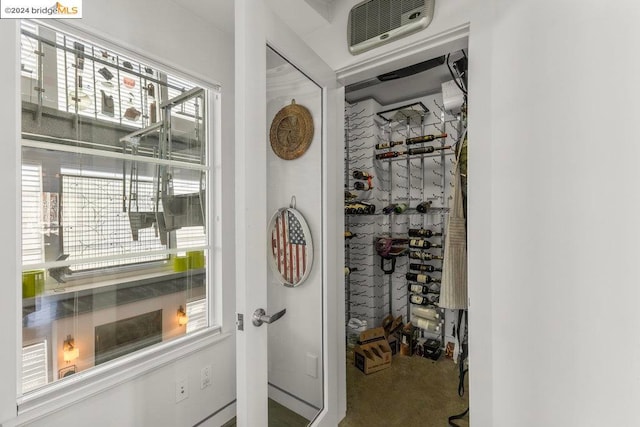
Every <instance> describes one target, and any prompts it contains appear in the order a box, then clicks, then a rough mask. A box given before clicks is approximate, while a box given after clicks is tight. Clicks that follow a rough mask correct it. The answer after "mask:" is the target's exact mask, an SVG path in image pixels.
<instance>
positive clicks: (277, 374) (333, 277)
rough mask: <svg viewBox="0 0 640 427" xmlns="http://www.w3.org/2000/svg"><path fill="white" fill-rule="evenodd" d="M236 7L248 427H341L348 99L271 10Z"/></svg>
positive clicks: (240, 348) (261, 1)
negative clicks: (344, 119)
mask: <svg viewBox="0 0 640 427" xmlns="http://www.w3.org/2000/svg"><path fill="white" fill-rule="evenodd" d="M234 5H235V82H236V83H235V117H234V119H235V157H236V162H235V179H236V182H235V188H234V190H235V193H234V194H235V198H236V204H235V208H236V209H235V215H236V216H235V219H236V230H235V235H236V312H237V333H236V385H237V391H236V393H237V403H236V411H237V425H238V426H251V427H259V426H266V425H269V424H270V425H307V424H311V425H313V426H325V425H327V426H329V425H332V426H335V425H337V418H338V410H339V409H338V407H339V406H340V405H341V404H340V402H343V403H344V398H341V397H340V390H339V385H338V384H339V381H340V378H341V377H340V375H341V373H340V369H341V367H342V369H343V368H344V357H341V356H340V354H339V352H340V339H339V338H338V337H337V331H339V330H341V328H338V324H343V322H344V320H343V317H341V316H343V315H342V314H341V313H342V312H343V309H341V307H340V301H342V303H344V294H342V295H340V290H341V289H343V286H342V283H341V282H343V281H344V274H343V271H342V259H343V257H344V249H343V248H342V249H341V246H340V245H341V244H342V240H341V234H339V233H341V232H342V231H341V230H342V228H343V224H342V220H341V217H340V216H339V215H327V212H339V211H340V209H341V206H340V204H339V201H340V199H341V197H340V195H341V192H342V182H341V180H340V178H341V175H340V174H339V173H337V172H336V171H337V167H338V166H341V165H342V163H341V159H342V144H341V142H342V137H343V131H342V128H341V126H342V110H343V107H344V93H343V91H342V89H341V87H340V86H339V85H338V83H337V82H336V79H335V72H333V70H331V68H330V67H328V66H327V65H326V63H324V62H323V61H322V60H321V59H320V58H319V57H318V56H317V55H316V54H315V53H314V52H313V51H312V50H311V49H309V48H308V46H306V45H305V44H304V43H303V42H302V41H301V40H300V39H299V37H297V36H296V35H295V34H294V33H293V32H292V31H291V30H289V29H288V28H287V27H286V26H285V25H284V24H283V23H282V22H280V21H279V19H278V18H277V17H276V16H275V15H274V14H273V12H272V11H271V10H270V9H269V7H268V6H267V2H266V1H265V0H250V1H249V0H237V1H236V2H235V3H234ZM267 46H271V48H267ZM300 64H303V66H300ZM332 168H333V169H332ZM339 181H340V182H339ZM328 195H331V196H328ZM342 246H343V245H342ZM338 267H340V268H339V271H338ZM329 283H331V284H332V286H329V285H328V284H329ZM341 327H342V326H341ZM342 349H343V350H342V351H344V343H342ZM342 372H343V371H342ZM342 391H343V392H344V387H342ZM341 399H342V400H341Z"/></svg>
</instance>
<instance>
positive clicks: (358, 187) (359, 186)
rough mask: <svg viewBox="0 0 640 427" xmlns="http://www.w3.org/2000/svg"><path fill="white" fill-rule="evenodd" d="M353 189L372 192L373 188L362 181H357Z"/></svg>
mask: <svg viewBox="0 0 640 427" xmlns="http://www.w3.org/2000/svg"><path fill="white" fill-rule="evenodd" d="M353 188H354V189H356V190H360V191H366V190H371V188H370V187H369V186H368V185H367V184H365V183H364V182H362V181H356V182H355V183H354V184H353Z"/></svg>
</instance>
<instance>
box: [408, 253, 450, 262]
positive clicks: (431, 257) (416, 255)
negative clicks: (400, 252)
mask: <svg viewBox="0 0 640 427" xmlns="http://www.w3.org/2000/svg"><path fill="white" fill-rule="evenodd" d="M409 258H413V259H421V260H423V261H431V260H434V259H442V257H441V256H439V255H434V254H430V253H429V252H424V251H412V252H410V253H409Z"/></svg>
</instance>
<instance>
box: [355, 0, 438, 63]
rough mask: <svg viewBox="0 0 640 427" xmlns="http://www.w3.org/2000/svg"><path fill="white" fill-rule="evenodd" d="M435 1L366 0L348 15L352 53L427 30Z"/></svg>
mask: <svg viewBox="0 0 640 427" xmlns="http://www.w3.org/2000/svg"><path fill="white" fill-rule="evenodd" d="M435 2H436V0H366V1H363V2H361V3H358V4H357V5H356V6H354V7H353V9H351V11H350V12H349V26H348V29H347V33H348V40H349V52H351V54H352V55H357V54H359V53H362V52H365V51H367V50H369V49H373V48H374V47H378V46H380V45H382V44H384V43H388V42H390V41H393V40H396V39H398V38H400V37H404V36H407V35H409V34H411V33H414V32H416V31H420V30H422V29H424V28H427V26H429V24H430V23H431V20H432V19H433V10H434V8H435Z"/></svg>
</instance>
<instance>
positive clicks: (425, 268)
mask: <svg viewBox="0 0 640 427" xmlns="http://www.w3.org/2000/svg"><path fill="white" fill-rule="evenodd" d="M409 269H411V270H416V271H427V272H429V273H433V272H434V271H442V269H441V268H436V267H434V266H433V265H429V264H414V263H410V264H409Z"/></svg>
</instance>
